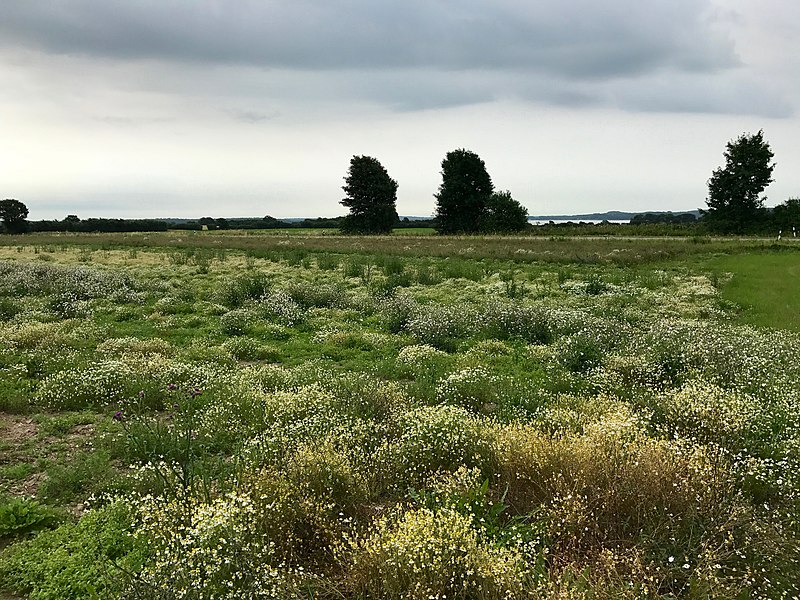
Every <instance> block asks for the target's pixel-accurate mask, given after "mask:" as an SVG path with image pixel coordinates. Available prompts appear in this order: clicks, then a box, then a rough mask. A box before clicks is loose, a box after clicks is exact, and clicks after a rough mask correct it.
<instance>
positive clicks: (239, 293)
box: [215, 273, 272, 308]
mask: <svg viewBox="0 0 800 600" xmlns="http://www.w3.org/2000/svg"><path fill="white" fill-rule="evenodd" d="M271 288H272V282H271V280H270V278H269V276H267V275H266V274H264V273H242V274H240V275H237V276H235V277H233V278H231V279H229V280H226V281H225V282H224V283H223V284H222V285H221V286H220V287H219V288H217V291H216V294H215V296H216V300H217V302H219V303H220V304H224V305H225V306H228V307H230V308H239V307H241V306H243V305H244V304H245V303H247V302H248V301H250V300H258V299H260V298H262V297H263V296H266V295H267V294H268V293H269V291H270V289H271Z"/></svg>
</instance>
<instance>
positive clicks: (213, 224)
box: [197, 217, 217, 231]
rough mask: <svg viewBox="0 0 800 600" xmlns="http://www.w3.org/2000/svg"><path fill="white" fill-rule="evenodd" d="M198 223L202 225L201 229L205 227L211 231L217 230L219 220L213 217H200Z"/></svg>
mask: <svg viewBox="0 0 800 600" xmlns="http://www.w3.org/2000/svg"><path fill="white" fill-rule="evenodd" d="M197 222H198V223H200V226H201V227H203V226H205V228H206V229H208V230H209V231H212V230H214V229H216V228H217V220H216V219H214V218H213V217H200V218H199V219H198V220H197Z"/></svg>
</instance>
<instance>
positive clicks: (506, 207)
mask: <svg viewBox="0 0 800 600" xmlns="http://www.w3.org/2000/svg"><path fill="white" fill-rule="evenodd" d="M527 226H528V209H527V208H525V207H524V206H522V205H521V204H520V203H519V202H517V201H516V200H514V198H512V196H511V192H508V191H505V192H495V193H494V194H492V195H491V196H489V200H488V201H487V202H486V210H485V213H484V216H483V222H482V224H481V229H482V230H483V231H485V232H487V233H509V232H512V231H522V230H523V229H525V228H526V227H527Z"/></svg>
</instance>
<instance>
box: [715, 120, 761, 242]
mask: <svg viewBox="0 0 800 600" xmlns="http://www.w3.org/2000/svg"><path fill="white" fill-rule="evenodd" d="M724 156H725V166H724V167H719V168H717V169H715V170H714V172H713V173H712V174H711V178H710V179H709V180H708V199H707V200H706V204H708V210H706V211H703V213H704V221H705V223H706V224H707V226H708V227H709V229H711V230H712V231H717V232H720V233H744V232H747V231H751V230H754V229H756V228H758V226H759V224H760V222H761V221H763V220H764V216H765V210H764V200H765V198H762V197H760V196H759V195H760V194H761V192H763V191H764V189H765V188H766V187H767V186H768V185H769V184H770V183H772V181H773V180H772V170H773V169H774V168H775V163H773V162H772V157H773V153H772V149H771V148H770V146H769V144H768V143H767V142H766V141H764V132H763V131H759V132H758V133H756V134H752V135H751V134H746V133H744V134H742V135H740V136H739V137H738V138H737V139H735V140H732V141H730V142H728V144H727V146H726V150H725V155H724Z"/></svg>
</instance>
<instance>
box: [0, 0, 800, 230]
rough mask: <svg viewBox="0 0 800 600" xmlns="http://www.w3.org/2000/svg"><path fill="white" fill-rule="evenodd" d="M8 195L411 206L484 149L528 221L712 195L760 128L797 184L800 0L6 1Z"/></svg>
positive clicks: (0, 169)
mask: <svg viewBox="0 0 800 600" xmlns="http://www.w3.org/2000/svg"><path fill="white" fill-rule="evenodd" d="M0 16H1V18H0V82H1V85H0V133H1V134H2V143H1V144H0V198H16V199H18V200H20V201H22V202H24V203H25V204H26V205H27V206H28V208H29V210H30V215H29V218H30V219H33V220H36V219H61V218H63V217H64V216H66V215H67V214H77V215H78V216H79V217H81V218H88V217H124V218H135V217H185V218H197V217H201V216H212V217H223V216H224V217H237V216H264V215H271V216H274V217H278V218H281V217H316V216H336V215H341V214H344V213H346V209H345V207H343V206H341V205H340V204H339V201H340V200H341V199H342V197H343V192H342V189H341V187H342V185H343V183H344V177H345V176H346V174H347V169H348V166H349V163H350V159H351V157H353V156H355V155H368V156H373V157H375V158H377V159H378V160H379V161H380V162H381V163H382V164H383V166H384V167H385V168H386V169H387V171H388V172H389V174H390V176H392V177H393V178H394V179H395V180H397V182H398V184H399V189H398V199H397V209H398V212H399V213H400V214H401V215H418V216H428V215H431V214H432V213H433V212H434V210H435V198H434V194H435V193H436V191H437V189H438V186H439V184H440V182H441V173H440V172H441V162H442V159H443V158H444V156H445V154H446V153H447V152H449V151H451V150H454V149H457V148H466V149H469V150H472V151H473V152H476V153H477V154H478V155H479V156H480V157H481V158H482V159H483V160H484V161H485V163H486V167H487V169H488V171H489V174H490V175H491V177H492V180H493V182H494V185H495V188H496V189H498V190H509V191H510V192H511V193H512V195H513V196H514V198H515V199H517V200H518V201H520V202H521V203H522V204H523V205H524V206H526V207H527V208H528V211H529V213H530V214H532V215H551V214H577V213H587V212H602V211H607V210H626V211H634V212H636V211H646V210H672V211H680V210H692V209H696V208H703V207H704V206H705V199H706V196H707V180H708V178H709V177H710V175H711V173H712V171H713V170H714V169H715V168H717V167H719V166H721V165H723V163H724V158H723V152H724V150H725V144H726V143H727V142H728V141H730V140H733V139H735V138H737V137H738V136H739V135H741V134H743V133H746V132H750V133H755V132H757V131H758V130H761V129H763V131H764V137H765V139H766V140H767V141H768V142H769V143H770V145H771V147H772V150H773V152H774V153H775V162H776V163H777V166H776V168H775V170H774V172H773V178H774V180H775V181H774V183H773V184H772V185H771V186H770V187H769V188H767V190H766V192H765V194H766V195H767V197H768V199H767V201H766V204H767V205H768V206H773V205H775V204H778V203H780V202H783V201H785V200H786V199H787V198H789V197H798V196H800V168H799V167H800V116H799V115H798V110H799V109H800V7H798V6H797V3H796V2H794V0H791V1H788V0H726V1H724V2H723V1H721V0H720V1H717V2H711V1H706V0H603V1H602V2H598V1H597V0H572V1H570V2H564V1H562V0H403V1H402V2H400V1H397V0H381V1H377V0H284V1H276V0H136V1H134V2H132V1H131V0H0Z"/></svg>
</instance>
